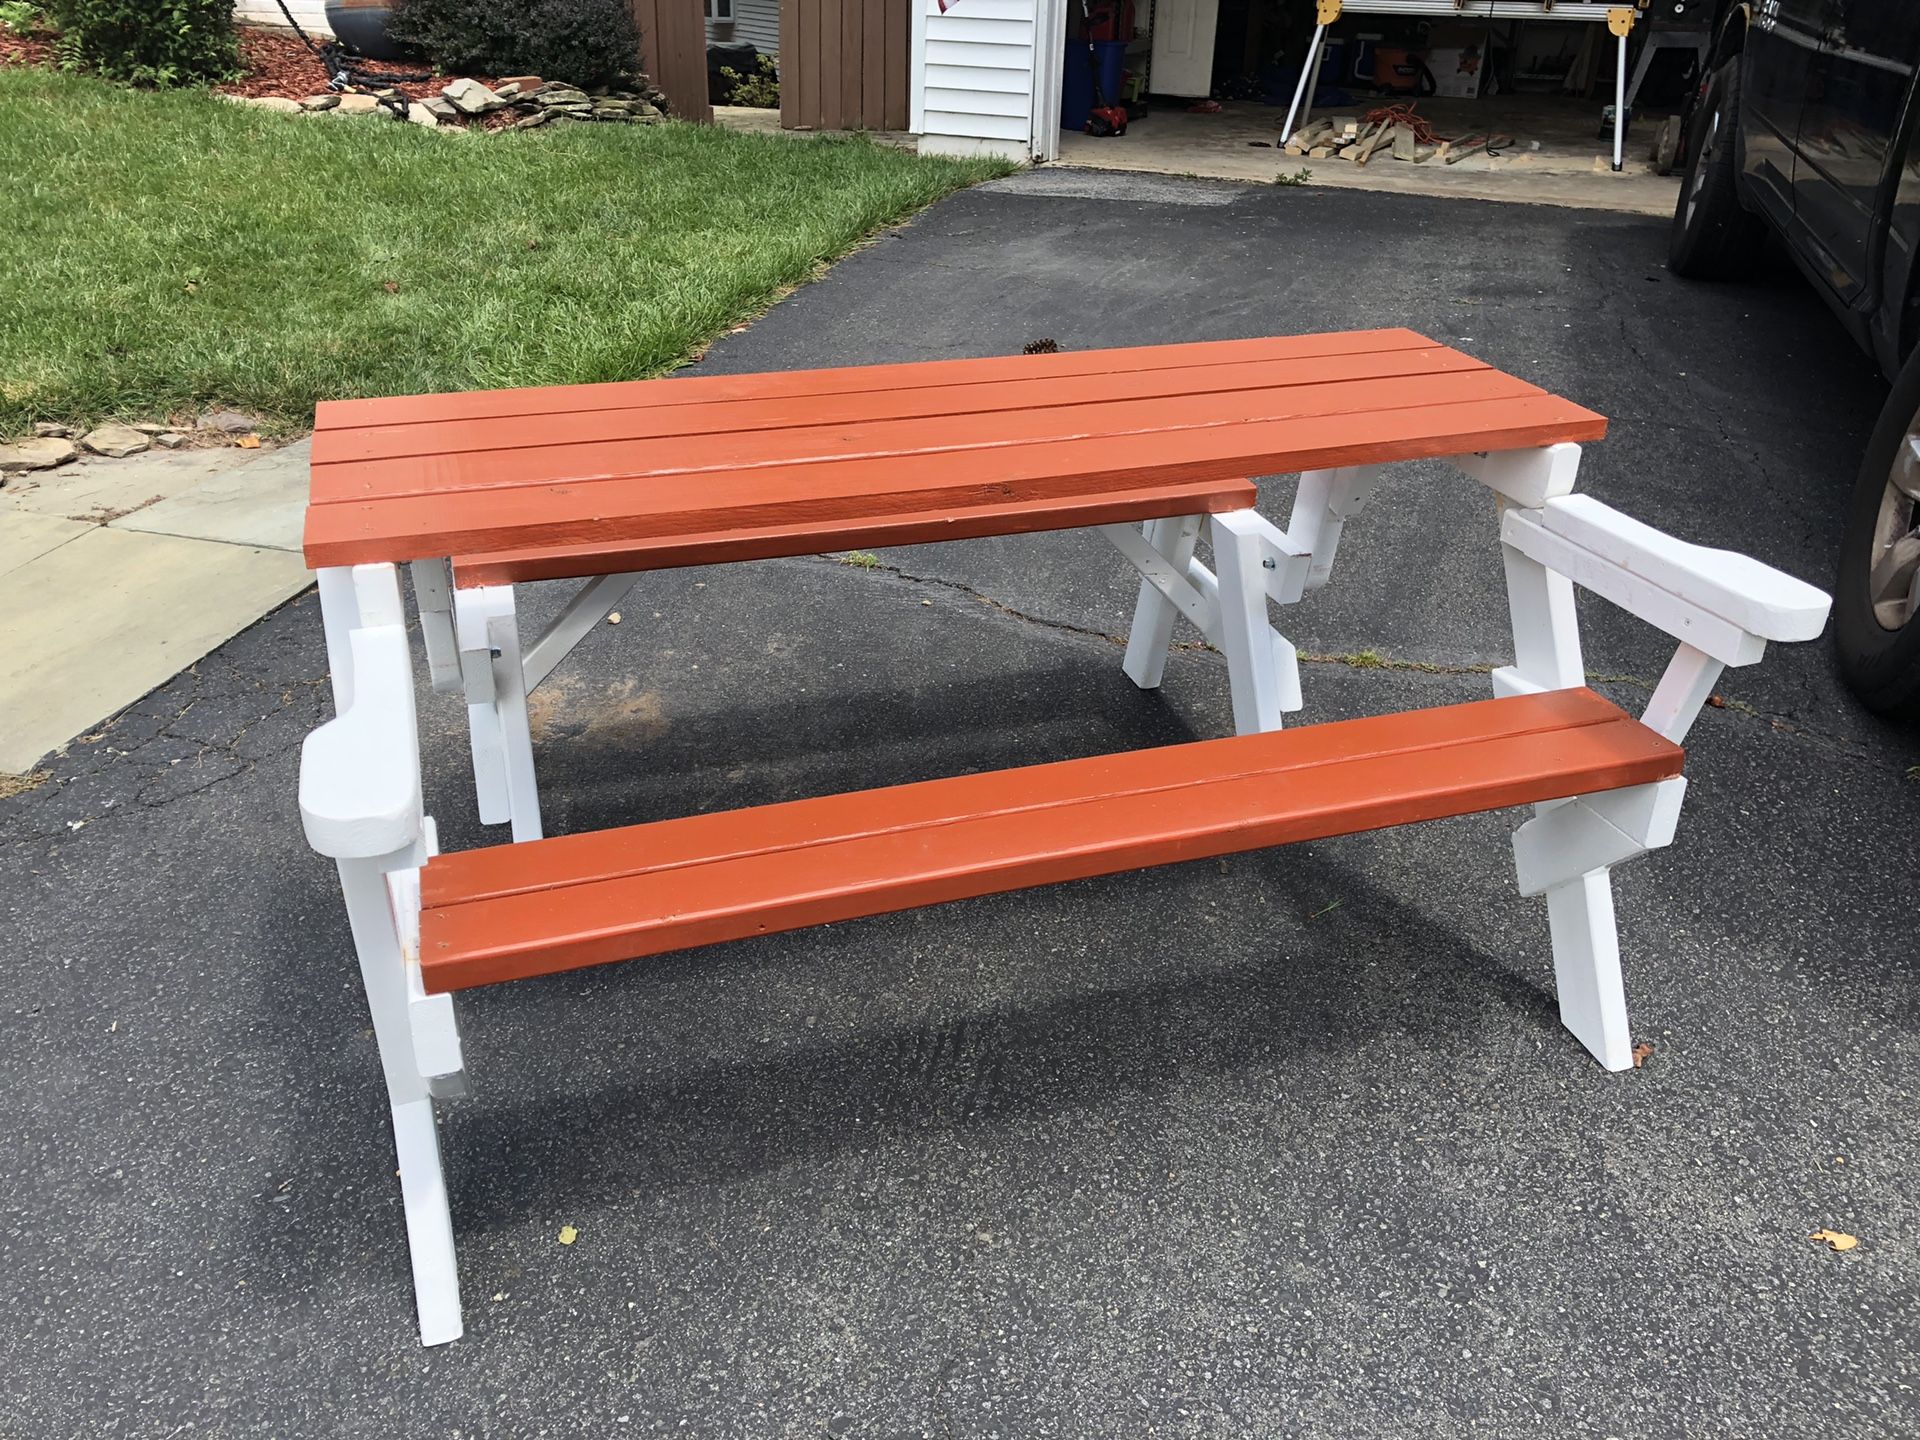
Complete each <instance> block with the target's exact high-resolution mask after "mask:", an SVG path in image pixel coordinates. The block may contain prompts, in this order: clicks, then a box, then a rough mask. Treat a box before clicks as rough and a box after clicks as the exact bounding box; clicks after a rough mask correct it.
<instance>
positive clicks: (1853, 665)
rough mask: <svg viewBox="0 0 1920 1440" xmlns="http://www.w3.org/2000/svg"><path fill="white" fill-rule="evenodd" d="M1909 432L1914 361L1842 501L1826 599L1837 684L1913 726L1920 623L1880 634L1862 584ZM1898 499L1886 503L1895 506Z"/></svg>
mask: <svg viewBox="0 0 1920 1440" xmlns="http://www.w3.org/2000/svg"><path fill="white" fill-rule="evenodd" d="M1916 429H1920V353H1916V354H1915V355H1914V357H1913V358H1912V359H1909V360H1908V361H1907V363H1906V365H1905V366H1904V367H1903V368H1902V369H1901V371H1900V374H1899V375H1898V376H1897V377H1896V378H1895V380H1894V382H1893V392H1892V393H1891V394H1890V395H1888V396H1887V403H1886V406H1885V408H1884V409H1882V410H1881V412H1880V419H1879V421H1878V422H1877V423H1876V424H1875V425H1874V427H1873V438H1872V439H1870V440H1869V441H1868V442H1867V453H1866V455H1865V457H1864V458H1863V459H1862V461H1861V463H1860V478H1859V479H1858V480H1857V481H1856V482H1855V484H1854V488H1853V495H1852V498H1851V499H1849V500H1848V501H1847V510H1846V531H1845V534H1844V535H1843V536H1842V538H1841V541H1840V572H1839V575H1838V577H1837V578H1836V580H1835V583H1834V595H1833V641H1834V649H1835V650H1836V651H1837V652H1838V654H1839V657H1840V674H1841V678H1843V679H1844V680H1845V681H1846V682H1847V686H1848V688H1849V689H1851V690H1852V691H1853V693H1854V694H1855V695H1856V696H1858V697H1859V700H1860V703H1861V704H1863V705H1865V706H1866V707H1867V708H1868V709H1869V710H1874V711H1878V712H1879V713H1880V714H1882V715H1888V716H1892V717H1895V718H1898V719H1905V720H1920V616H1915V617H1914V618H1913V619H1910V620H1908V621H1907V622H1906V623H1905V624H1904V625H1901V626H1900V627H1899V628H1898V629H1892V630H1890V629H1888V628H1887V627H1886V626H1885V625H1884V624H1882V623H1881V620H1880V618H1879V617H1878V616H1877V615H1876V614H1875V612H1874V606H1873V600H1874V596H1873V592H1872V587H1871V584H1870V583H1869V578H1870V576H1871V574H1872V569H1873V562H1874V560H1875V558H1876V553H1877V551H1878V550H1879V549H1880V548H1881V541H1882V536H1881V534H1880V530H1881V519H1882V507H1883V506H1885V505H1887V504H1888V503H1889V489H1888V485H1889V476H1890V475H1891V474H1892V472H1893V466H1894V462H1895V460H1896V459H1897V458H1898V457H1899V454H1900V451H1901V447H1903V446H1905V445H1906V444H1907V443H1908V438H1909V436H1911V435H1913V434H1914V433H1915V431H1916ZM1899 498H1900V497H1899V496H1892V497H1891V499H1892V501H1895V502H1897V501H1899ZM1913 508H1914V509H1916V510H1920V507H1913ZM1907 518H1908V519H1912V518H1920V517H1916V516H1912V515H1909V516H1908V517H1907ZM1900 523H1901V524H1905V523H1906V520H1904V519H1903V520H1902V521H1901V522H1900Z"/></svg>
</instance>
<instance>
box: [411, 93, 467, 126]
mask: <svg viewBox="0 0 1920 1440" xmlns="http://www.w3.org/2000/svg"><path fill="white" fill-rule="evenodd" d="M420 103H421V104H423V105H425V106H426V107H427V109H428V110H430V111H432V112H433V117H434V119H436V120H441V121H445V122H447V123H448V124H451V123H452V122H454V121H456V120H458V119H459V118H460V112H459V111H458V110H456V109H454V108H453V106H452V105H450V104H448V103H447V102H446V101H445V100H442V99H441V98H440V97H439V96H438V95H435V96H433V97H432V98H430V99H427V100H423V101H421V102H420Z"/></svg>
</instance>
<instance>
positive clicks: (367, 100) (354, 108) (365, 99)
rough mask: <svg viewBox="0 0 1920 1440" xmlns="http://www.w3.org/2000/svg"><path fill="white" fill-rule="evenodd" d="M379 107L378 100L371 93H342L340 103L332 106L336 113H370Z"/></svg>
mask: <svg viewBox="0 0 1920 1440" xmlns="http://www.w3.org/2000/svg"><path fill="white" fill-rule="evenodd" d="M379 108H380V102H379V101H378V100H376V99H374V98H373V96H371V95H342V96H341V97H340V103H339V104H338V105H336V106H335V107H334V110H333V113H334V114H336V115H371V114H372V113H373V112H374V111H376V110H378V109H379Z"/></svg>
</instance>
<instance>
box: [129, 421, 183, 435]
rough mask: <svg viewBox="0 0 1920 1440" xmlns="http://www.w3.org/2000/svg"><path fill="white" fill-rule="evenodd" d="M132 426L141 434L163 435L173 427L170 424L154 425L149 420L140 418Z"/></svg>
mask: <svg viewBox="0 0 1920 1440" xmlns="http://www.w3.org/2000/svg"><path fill="white" fill-rule="evenodd" d="M133 428H134V429H136V430H138V431H139V432H140V433H141V434H142V435H164V434H165V433H166V432H167V431H169V430H171V429H172V428H173V427H172V426H171V425H155V424H153V423H152V422H151V421H146V420H142V421H139V422H138V423H136V424H135V425H134V427H133Z"/></svg>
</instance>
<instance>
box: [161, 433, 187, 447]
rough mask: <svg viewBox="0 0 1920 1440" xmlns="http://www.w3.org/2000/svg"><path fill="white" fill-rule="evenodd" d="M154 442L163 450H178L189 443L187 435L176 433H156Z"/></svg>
mask: <svg viewBox="0 0 1920 1440" xmlns="http://www.w3.org/2000/svg"><path fill="white" fill-rule="evenodd" d="M153 443H154V444H156V445H158V446H159V447H160V448H161V449H163V450H178V449H179V448H180V447H181V446H182V445H184V444H186V443H187V437H186V436H184V435H174V434H166V435H156V436H154V437H153Z"/></svg>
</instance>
